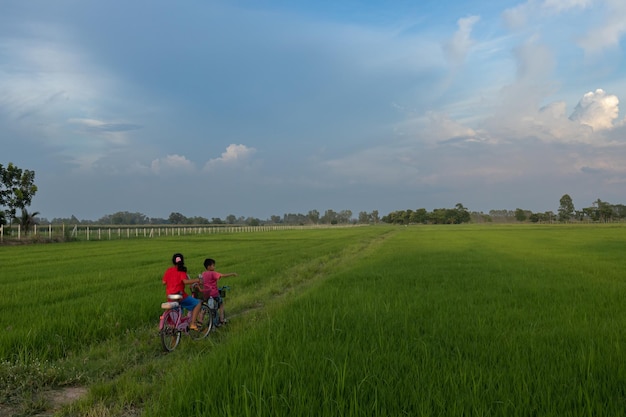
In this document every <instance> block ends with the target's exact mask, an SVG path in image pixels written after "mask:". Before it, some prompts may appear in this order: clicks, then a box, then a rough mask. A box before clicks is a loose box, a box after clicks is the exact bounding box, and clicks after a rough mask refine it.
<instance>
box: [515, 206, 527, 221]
mask: <svg viewBox="0 0 626 417" xmlns="http://www.w3.org/2000/svg"><path fill="white" fill-rule="evenodd" d="M526 218H527V217H526V212H525V211H524V210H522V209H521V208H518V209H515V220H517V221H518V222H523V221H526Z"/></svg>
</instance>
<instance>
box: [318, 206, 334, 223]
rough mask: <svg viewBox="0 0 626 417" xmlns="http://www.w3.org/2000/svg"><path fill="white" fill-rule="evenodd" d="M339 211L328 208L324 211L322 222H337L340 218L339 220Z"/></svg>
mask: <svg viewBox="0 0 626 417" xmlns="http://www.w3.org/2000/svg"><path fill="white" fill-rule="evenodd" d="M337 217H338V216H337V213H336V212H335V211H334V210H332V209H328V210H326V211H325V212H324V215H323V216H322V217H321V218H320V223H323V224H337V223H338V220H337Z"/></svg>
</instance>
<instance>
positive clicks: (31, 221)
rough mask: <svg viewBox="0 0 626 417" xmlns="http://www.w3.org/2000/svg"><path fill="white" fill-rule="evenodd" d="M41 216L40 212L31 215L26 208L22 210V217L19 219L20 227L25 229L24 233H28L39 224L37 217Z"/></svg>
mask: <svg viewBox="0 0 626 417" xmlns="http://www.w3.org/2000/svg"><path fill="white" fill-rule="evenodd" d="M38 215H39V212H38V211H36V212H34V213H29V212H28V210H26V209H25V208H24V209H22V215H21V216H20V218H19V221H20V227H21V228H22V229H24V232H28V231H29V230H30V229H31V228H32V227H33V226H34V225H36V224H37V222H36V221H35V217H37V216H38Z"/></svg>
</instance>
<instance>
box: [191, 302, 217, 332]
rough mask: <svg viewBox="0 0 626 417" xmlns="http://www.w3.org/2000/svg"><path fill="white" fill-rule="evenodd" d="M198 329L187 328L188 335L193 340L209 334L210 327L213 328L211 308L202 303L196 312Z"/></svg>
mask: <svg viewBox="0 0 626 417" xmlns="http://www.w3.org/2000/svg"><path fill="white" fill-rule="evenodd" d="M197 322H198V330H191V329H190V330H189V336H190V337H191V338H192V339H193V340H201V339H204V338H205V337H207V336H208V335H209V333H210V332H211V328H213V318H212V316H211V310H209V306H208V305H206V304H204V303H202V309H200V312H199V313H198V319H197Z"/></svg>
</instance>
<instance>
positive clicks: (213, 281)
mask: <svg viewBox="0 0 626 417" xmlns="http://www.w3.org/2000/svg"><path fill="white" fill-rule="evenodd" d="M220 278H222V274H220V273H219V272H217V271H204V272H203V273H202V293H203V294H204V296H205V297H217V296H218V295H220V291H219V290H218V289H217V281H218V280H219V279H220Z"/></svg>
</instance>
